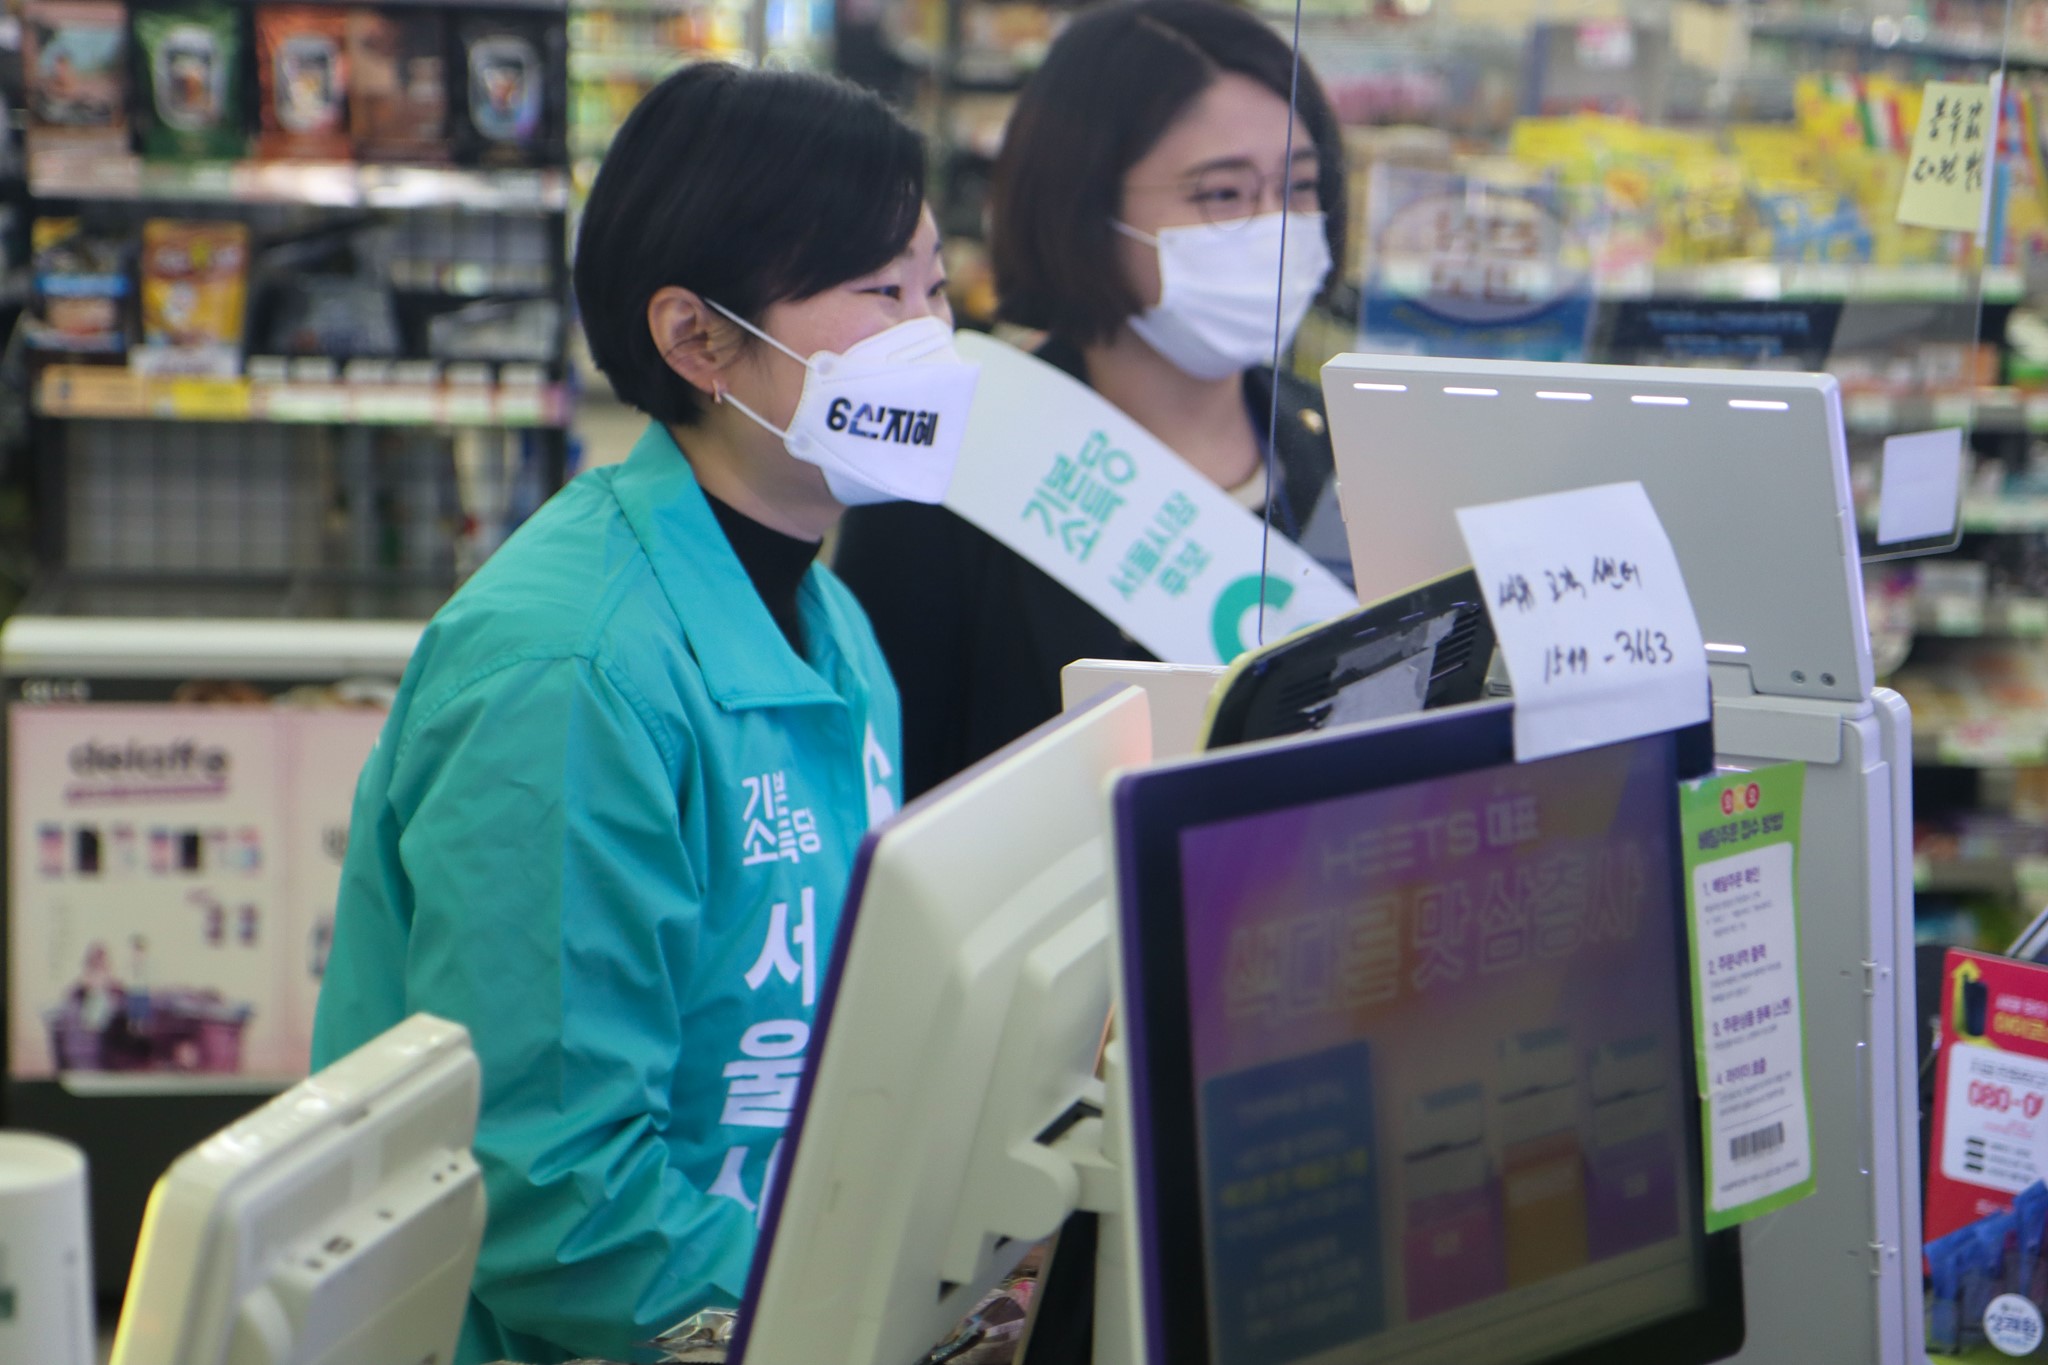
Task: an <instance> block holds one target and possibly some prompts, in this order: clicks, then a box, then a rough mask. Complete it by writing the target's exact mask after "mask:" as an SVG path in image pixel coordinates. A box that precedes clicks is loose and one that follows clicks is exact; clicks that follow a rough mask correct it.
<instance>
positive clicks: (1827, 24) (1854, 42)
mask: <svg viewBox="0 0 2048 1365" xmlns="http://www.w3.org/2000/svg"><path fill="white" fill-rule="evenodd" d="M1749 35H1750V37H1751V38H1753V39H1755V38H1762V39H1766V40H1776V41H1780V42H1787V43H1802V44H1809V45H1814V46H1820V47H1837V48H1846V49H1850V50H1852V51H1859V52H1864V53H1869V54H1872V55H1878V56H1884V57H1909V58H1916V59H1922V60H1926V61H1930V62H1947V63H1960V64H1966V65H1974V66H1998V65H2001V64H2003V65H2006V66H2009V67H2014V68H2017V69H2021V70H2035V71H2048V47H2043V46H2041V45H2039V44H2035V43H2025V42H2012V43H2008V42H2004V41H2002V40H2001V39H1999V38H1998V37H1997V36H1996V35H1989V36H1974V35H1969V36H1966V35H1958V34H1953V33H1943V32H1942V31H1941V29H1940V27H1939V26H1938V25H1936V24H1934V23H1931V22H1930V21H1928V20H1927V19H1924V18H1922V17H1920V16H1919V15H1902V16H1892V15H1878V16H1876V17H1872V16H1870V15H1869V14H1868V12H1844V13H1842V14H1840V15H1838V16H1836V17H1834V18H1832V19H1830V18H1817V17H1813V16H1808V15H1799V14H1773V13H1771V12H1769V11H1765V12H1764V13H1762V14H1760V15H1758V16H1757V17H1755V18H1753V19H1751V20H1750V23H1749Z"/></svg>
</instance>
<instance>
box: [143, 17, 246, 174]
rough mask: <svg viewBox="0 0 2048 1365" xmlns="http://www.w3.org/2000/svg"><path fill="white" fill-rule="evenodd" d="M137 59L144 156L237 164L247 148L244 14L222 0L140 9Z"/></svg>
mask: <svg viewBox="0 0 2048 1365" xmlns="http://www.w3.org/2000/svg"><path fill="white" fill-rule="evenodd" d="M135 56H136V62H135V69H136V73H137V78H136V86H137V88H138V90H139V92H140V98H139V99H138V100H137V103H138V105H139V106H140V108H141V112H142V152H143V155H144V156H148V157H155V158H160V159H164V160H173V161H205V160H231V159H234V158H237V157H240V156H241V155H242V154H243V153H244V152H245V151H246V150H247V146H248V139H247V137H246V136H245V135H244V133H243V129H244V128H245V127H246V126H247V125H246V107H245V106H246V99H245V97H244V95H243V88H242V66H243V63H242V16H241V12H240V10H239V9H237V8H236V7H235V6H233V5H229V4H224V3H218V2H217V0H187V3H182V4H162V5H157V4H152V5H145V6H141V7H138V8H137V9H136V11H135Z"/></svg>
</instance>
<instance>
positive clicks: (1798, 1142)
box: [1693, 843, 1813, 1212]
mask: <svg viewBox="0 0 2048 1365" xmlns="http://www.w3.org/2000/svg"><path fill="white" fill-rule="evenodd" d="M1792 870H1793V847H1792V845H1791V844H1789V843H1779V844H1768V845H1765V846H1764V847H1761V848H1754V849H1748V850H1745V851H1743V852H1741V853H1737V854H1735V855H1733V856H1732V857H1727V858H1717V859H1715V860H1714V861H1712V862H1709V863H1702V864H1700V865H1699V866H1697V867H1695V868H1694V869H1693V904H1694V905H1695V906H1696V907H1697V914H1698V917H1699V923H1698V934H1699V978H1700V979H1699V980H1698V981H1697V982H1695V983H1694V985H1695V989H1697V990H1698V991H1699V992H1700V998H1701V1001H1702V1004H1701V1010H1700V1014H1701V1018H1702V1019H1703V1021H1704V1023H1705V1026H1706V1027H1705V1030H1704V1038H1703V1041H1704V1043H1705V1045H1706V1060H1707V1087H1708V1095H1707V1109H1708V1116H1709V1124H1708V1130H1707V1140H1708V1142H1709V1144H1710V1145H1711V1149H1712V1158H1711V1160H1709V1162H1708V1171H1709V1173H1710V1176H1711V1179H1712V1184H1713V1187H1712V1188H1711V1189H1709V1190H1708V1191H1707V1206H1708V1208H1710V1209H1713V1210H1715V1211H1716V1212H1722V1211H1726V1210H1729V1209H1734V1208H1739V1207H1741V1206H1742V1205H1745V1204H1753V1203H1755V1202H1757V1201H1758V1200H1761V1199H1767V1198H1769V1197H1770V1196H1771V1195H1773V1194H1776V1193H1778V1192H1779V1191H1781V1190H1788V1189H1791V1188H1793V1187H1794V1186H1797V1185H1800V1184H1803V1183H1804V1182H1805V1181H1806V1180H1807V1179H1808V1178H1809V1177H1810V1176H1811V1175H1812V1174H1813V1148H1812V1143H1811V1141H1810V1140H1809V1138H1808V1122H1807V1113H1806V1058H1805V1051H1804V1047H1803V1045H1802V1042H1801V1031H1800V1007H1799V928H1798V922H1797V920H1796V919H1795V918H1794V915H1793V905H1794V901H1793V882H1792Z"/></svg>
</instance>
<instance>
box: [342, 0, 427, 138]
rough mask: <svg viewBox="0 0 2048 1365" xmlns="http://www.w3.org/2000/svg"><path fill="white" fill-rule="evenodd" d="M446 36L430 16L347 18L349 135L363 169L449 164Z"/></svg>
mask: <svg viewBox="0 0 2048 1365" xmlns="http://www.w3.org/2000/svg"><path fill="white" fill-rule="evenodd" d="M446 49H447V28H446V25H445V24H444V22H443V20H442V17H441V15H440V14H439V13H438V12H436V11H432V10H391V11H383V10H351V11H350V12H349V16H348V99H349V129H350V132H351V134H352V135H353V137H354V139H355V148H356V155H357V157H359V158H360V159H362V160H364V161H404V162H414V163H432V162H440V161H446V160H448V156H449V146H448V80H447V54H446Z"/></svg>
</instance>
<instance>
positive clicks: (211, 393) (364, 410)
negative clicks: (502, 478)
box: [35, 365, 569, 427]
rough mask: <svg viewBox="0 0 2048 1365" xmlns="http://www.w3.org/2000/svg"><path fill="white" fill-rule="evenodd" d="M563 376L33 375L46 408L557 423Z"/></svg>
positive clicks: (71, 369) (365, 421) (401, 422)
mask: <svg viewBox="0 0 2048 1365" xmlns="http://www.w3.org/2000/svg"><path fill="white" fill-rule="evenodd" d="M568 409H569V401H568V396H567V392H566V390H565V389H564V387H563V386H562V385H560V384H548V383H528V384H507V383H503V382H484V383H476V384H447V383H440V384H404V383H389V382H385V383H348V382H334V383H305V382H297V381H293V380H283V381H261V380H252V379H247V378H238V379H207V378H193V377H168V376H166V377H152V376H144V375H138V374H135V373H133V372H132V371H129V370H125V369H118V368H112V367H108V366H93V365H53V366H50V367H48V368H47V369H45V370H44V371H43V372H42V374H41V376H40V377H39V379H38V381H37V385H36V394H35V410H36V412H37V413H38V414H39V415H40V416H43V417H52V418H106V419H110V420H124V419H145V418H146V419H154V420H164V421H203V422H304V423H352V424H357V425H390V426H422V425H424V426H450V427H561V426H563V425H565V424H566V423H567V420H568Z"/></svg>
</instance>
